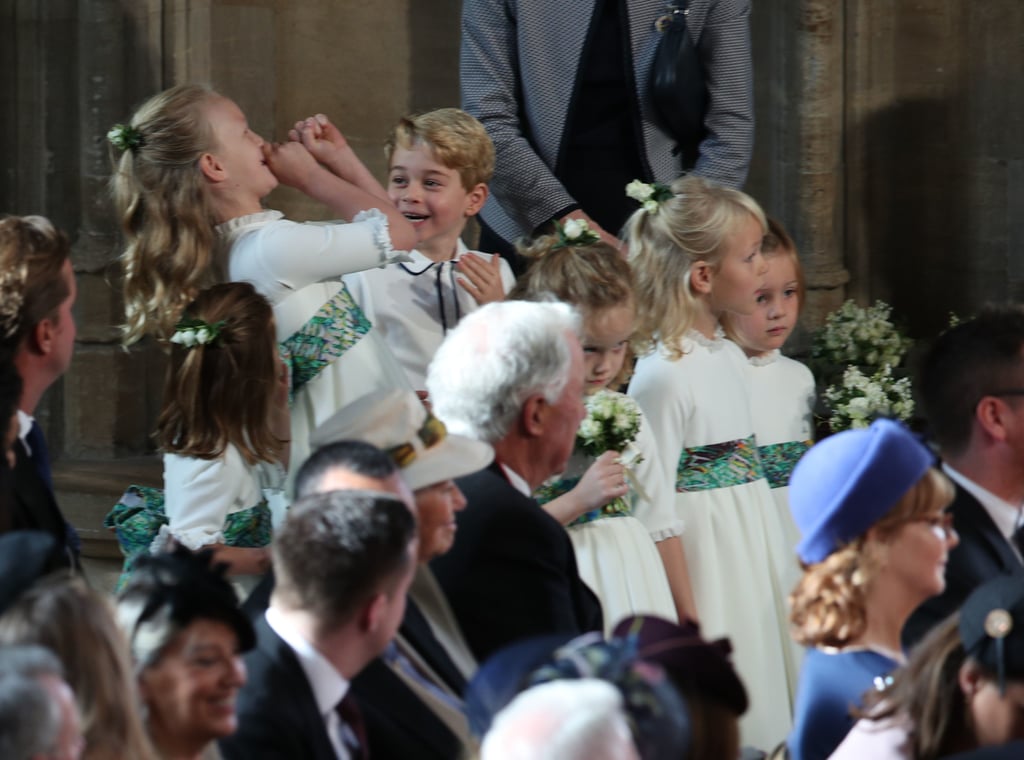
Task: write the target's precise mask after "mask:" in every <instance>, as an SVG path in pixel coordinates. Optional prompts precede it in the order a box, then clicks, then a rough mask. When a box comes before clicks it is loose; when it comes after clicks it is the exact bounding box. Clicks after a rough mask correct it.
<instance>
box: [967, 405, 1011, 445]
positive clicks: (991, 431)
mask: <svg viewBox="0 0 1024 760" xmlns="http://www.w3.org/2000/svg"><path fill="white" fill-rule="evenodd" d="M1009 411H1010V410H1009V408H1008V407H1007V405H1006V402H1005V401H1003V400H1002V399H1001V398H998V397H996V396H983V397H982V399H981V401H979V402H978V405H977V406H976V407H974V418H975V419H976V420H977V421H978V424H979V425H980V426H981V429H982V430H983V431H984V432H985V435H987V436H988V437H990V438H992V439H994V440H997V441H1005V440H1006V436H1007V430H1006V425H1007V423H1008V422H1010V420H1008V419H1007V415H1008V414H1009Z"/></svg>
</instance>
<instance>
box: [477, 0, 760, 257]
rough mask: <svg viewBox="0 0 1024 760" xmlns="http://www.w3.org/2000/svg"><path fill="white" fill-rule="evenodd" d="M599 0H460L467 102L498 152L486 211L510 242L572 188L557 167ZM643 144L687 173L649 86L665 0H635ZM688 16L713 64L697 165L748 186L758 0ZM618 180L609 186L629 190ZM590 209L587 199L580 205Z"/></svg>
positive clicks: (698, 5) (707, 6) (630, 0)
mask: <svg viewBox="0 0 1024 760" xmlns="http://www.w3.org/2000/svg"><path fill="white" fill-rule="evenodd" d="M594 2H595V0H464V1H463V4H462V51H461V82H462V107H463V108H464V109H465V110H466V111H468V112H469V113H471V114H473V115H474V116H476V117H477V118H478V119H480V121H481V122H483V124H484V126H485V127H486V128H487V132H488V134H490V136H491V139H492V140H494V145H495V149H496V152H497V163H496V167H495V174H494V181H493V182H492V184H491V191H492V195H491V197H490V199H489V200H488V201H487V205H486V206H485V207H484V211H483V218H484V221H485V222H487V224H488V225H489V226H490V227H491V229H493V230H494V231H495V232H497V233H498V234H499V235H501V236H502V237H503V238H505V239H506V240H509V241H514V240H516V239H517V238H519V237H520V236H523V235H528V234H531V233H532V232H533V231H534V230H535V229H536V228H537V227H538V226H540V225H541V224H543V223H544V222H546V221H548V220H550V219H552V218H553V217H554V216H555V214H557V213H558V212H559V211H561V210H563V209H565V208H567V207H569V206H571V205H573V203H574V200H573V198H572V197H571V196H570V195H569V194H568V193H567V192H566V190H565V188H564V187H563V186H562V183H561V182H559V180H558V179H557V178H556V177H555V176H554V174H553V168H554V167H555V164H556V162H557V159H558V153H559V149H560V147H561V141H562V135H563V132H564V130H565V125H566V121H567V119H566V116H567V113H568V109H569V106H570V103H571V101H572V97H573V92H574V90H575V85H576V79H577V70H578V66H579V63H580V58H581V56H582V53H583V46H584V43H585V42H586V37H587V32H588V27H589V25H590V19H591V17H592V16H593V9H594ZM627 5H628V10H629V31H630V43H631V46H632V51H633V69H634V73H635V77H634V79H635V86H636V91H637V93H638V94H642V95H641V97H639V98H638V100H639V102H640V103H641V108H642V114H641V124H642V129H643V146H642V151H643V153H642V154H643V155H645V156H646V158H647V161H648V163H649V165H650V167H651V169H652V171H653V172H654V176H655V179H657V180H658V181H659V182H671V181H672V180H674V179H675V178H676V177H678V176H679V174H680V173H681V165H680V162H679V159H678V157H676V156H673V155H672V147H673V141H672V139H671V138H670V137H669V136H668V135H667V134H665V133H664V132H662V131H661V130H660V129H658V127H657V126H656V125H655V124H654V122H653V120H652V114H651V107H650V103H649V102H648V99H647V97H646V93H647V90H648V82H649V79H650V69H651V62H652V61H653V60H654V53H655V50H656V49H657V44H658V39H659V37H658V33H657V31H656V30H655V28H654V23H655V21H656V20H657V18H658V17H659V16H661V15H662V14H663V13H664V10H665V2H664V0H627ZM689 10H690V12H689V15H688V17H687V24H688V28H689V31H690V34H691V35H692V36H693V38H694V40H695V41H696V43H697V45H698V47H699V49H700V52H701V56H702V58H703V60H704V64H705V68H706V70H707V84H708V88H709V94H710V105H709V110H708V114H707V117H706V118H705V126H706V128H707V133H708V136H707V138H706V139H705V140H704V142H703V143H702V144H701V147H700V156H699V158H698V160H697V164H696V166H695V167H694V173H696V174H699V175H701V176H704V177H707V178H709V179H713V180H716V181H718V182H721V183H723V184H725V185H728V186H731V187H740V186H742V185H743V183H744V181H745V180H746V176H747V168H748V165H749V163H750V155H751V151H752V149H753V140H754V102H753V85H752V69H751V61H750V26H749V16H750V0H690V3H689ZM621 191H622V189H621V188H615V189H612V190H611V192H621ZM584 210H586V209H584Z"/></svg>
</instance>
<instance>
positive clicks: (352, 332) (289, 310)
mask: <svg viewBox="0 0 1024 760" xmlns="http://www.w3.org/2000/svg"><path fill="white" fill-rule="evenodd" d="M290 137H291V138H292V139H291V141H289V142H286V143H284V144H280V145H278V144H269V143H265V142H264V141H263V140H262V138H260V136H259V135H257V134H255V133H254V132H253V131H252V130H251V129H249V126H248V123H247V122H246V119H245V115H244V114H243V113H242V111H241V110H240V109H239V107H238V106H237V105H236V104H235V103H233V102H232V101H231V100H229V99H228V98H225V97H223V96H222V95H219V94H217V93H215V92H213V91H211V90H208V89H206V88H204V87H200V86H197V85H181V86H178V87H173V88H171V89H170V90H167V91H165V92H162V93H160V94H159V95H156V96H154V97H153V98H151V99H150V100H149V101H148V102H146V103H145V104H143V105H142V106H141V107H140V108H139V110H138V111H136V113H135V114H134V116H133V117H132V119H131V122H130V123H129V124H127V125H117V126H116V127H115V128H114V129H112V130H111V131H110V133H109V135H108V138H109V139H110V141H111V143H112V144H113V145H114V146H115V148H116V149H118V150H120V151H121V156H120V158H119V159H118V162H117V165H116V170H115V173H114V177H113V179H112V187H113V192H114V198H115V203H116V206H117V208H118V212H119V214H120V216H121V220H122V226H123V228H124V233H125V238H126V242H127V247H126V249H125V251H124V254H123V255H122V261H123V263H124V293H125V312H126V322H127V325H126V329H125V338H126V342H128V343H131V342H133V341H135V340H138V339H139V338H141V337H142V336H143V335H145V334H153V335H155V336H157V337H158V338H163V339H166V338H168V337H169V335H170V333H171V328H172V326H173V325H174V324H175V323H176V321H177V319H178V315H179V314H180V313H181V310H182V308H183V307H184V305H185V304H187V303H188V302H189V301H191V300H192V299H193V298H194V297H195V295H196V293H197V292H198V291H199V289H200V288H202V287H205V286H208V285H210V284H212V283H214V282H218V281H224V280H241V281H247V282H251V283H252V284H253V285H255V287H256V289H257V291H259V292H260V293H261V294H263V295H264V296H266V298H267V299H268V300H269V301H270V303H271V305H272V306H273V307H274V315H275V318H276V324H277V338H278V342H279V343H280V344H281V345H282V350H283V353H284V354H285V358H286V360H287V361H288V363H289V368H290V371H291V382H292V392H293V396H294V401H293V404H294V408H293V411H292V461H293V462H294V463H295V465H296V466H298V465H300V464H301V463H302V461H303V460H304V459H305V456H306V453H307V452H308V439H309V433H310V432H311V431H312V430H313V429H314V428H315V427H316V426H317V425H318V424H319V423H320V422H322V421H323V420H324V419H326V418H327V417H328V416H330V415H331V414H333V413H334V412H335V411H337V410H338V409H339V408H340V407H342V406H344V405H345V404H346V403H347V402H348V401H351V400H354V399H356V398H358V397H360V396H362V395H364V394H365V393H367V392H369V391H370V390H375V389H377V388H380V387H400V388H406V387H408V383H407V381H406V380H405V375H404V374H403V372H402V370H401V368H400V367H399V366H398V364H397V362H395V360H394V358H393V357H392V356H391V354H390V352H389V351H388V349H387V346H386V345H385V344H384V343H383V341H382V340H381V339H380V337H379V336H378V335H376V333H375V332H374V330H373V329H372V328H373V326H372V325H371V324H370V322H369V320H367V319H366V317H365V316H364V315H363V313H362V312H361V311H360V310H359V307H358V306H357V305H356V304H355V302H354V301H353V300H352V298H351V297H350V296H349V294H348V291H347V290H346V289H345V287H344V285H343V284H342V282H341V279H340V278H341V275H343V274H347V273H349V272H355V271H359V270H362V269H367V268H370V267H374V266H379V265H381V264H385V263H389V262H392V261H397V260H402V259H403V258H404V255H403V254H401V253H399V252H396V251H395V250H394V249H396V248H397V249H401V250H408V249H410V248H412V247H413V245H414V242H415V233H414V231H413V229H412V225H411V224H410V223H409V221H408V220H407V219H405V217H404V216H402V215H401V214H400V213H398V211H397V209H395V207H394V206H393V205H392V204H391V202H390V201H389V200H388V198H387V194H386V193H385V192H384V189H383V188H382V187H381V186H380V184H379V183H378V182H377V181H376V180H375V179H374V178H373V176H372V175H371V174H370V172H369V171H368V170H367V169H366V167H365V166H363V164H362V163H361V162H360V161H359V159H358V158H357V157H356V155H355V153H354V152H353V151H352V149H351V148H350V147H349V145H348V144H347V142H346V141H345V138H344V137H343V136H342V135H341V134H340V133H339V132H338V130H337V129H336V128H335V127H334V126H333V125H332V124H330V122H329V121H328V120H327V119H326V117H323V116H322V115H318V116H316V117H313V118H310V119H306V120H305V121H303V122H299V123H297V124H296V125H295V129H293V130H292V131H291V133H290ZM278 182H280V183H282V184H285V185H289V186H291V187H294V188H296V189H298V190H300V191H302V192H304V193H306V194H307V195H309V196H311V197H312V198H313V199H314V200H316V201H319V202H321V203H324V204H326V205H327V206H328V207H330V208H331V209H332V210H333V211H334V212H336V213H339V214H340V215H341V216H342V217H344V218H346V219H352V218H355V220H356V221H355V223H353V224H323V225H319V224H296V223H293V222H290V221H287V220H285V219H283V218H282V214H280V213H279V212H276V211H265V210H264V209H263V207H262V205H261V199H262V198H264V197H265V196H266V195H267V194H268V193H269V192H270V191H271V190H273V189H274V188H275V187H276V186H277V184H278Z"/></svg>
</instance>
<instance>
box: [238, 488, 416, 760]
mask: <svg viewBox="0 0 1024 760" xmlns="http://www.w3.org/2000/svg"><path fill="white" fill-rule="evenodd" d="M415 553H416V536H415V522H414V519H413V516H412V514H411V513H410V512H409V509H408V507H407V506H406V505H405V504H403V503H402V502H401V501H398V500H397V499H393V498H390V497H387V496H384V495H381V494H379V493H370V492H361V491H334V492H331V493H325V494H314V495H311V496H307V497H305V498H303V499H300V500H299V501H297V502H295V504H293V505H292V507H291V510H290V511H289V514H288V517H287V519H286V520H285V522H284V524H283V525H282V526H281V528H280V530H279V531H278V532H277V534H276V535H275V537H274V546H273V565H274V574H275V578H276V584H275V587H274V591H273V594H272V596H271V600H270V607H269V608H268V609H267V612H266V615H265V617H264V618H263V619H262V620H260V621H258V623H257V626H256V630H257V644H256V648H255V649H254V650H252V651H251V652H249V653H248V654H247V655H246V657H245V661H246V666H247V668H248V675H249V680H248V682H247V683H246V685H245V686H244V687H243V688H242V690H241V692H240V693H239V698H238V730H237V731H236V732H235V734H233V735H232V736H230V737H228V738H226V739H225V740H223V741H222V742H221V750H222V752H223V754H224V756H225V758H227V760H243V759H246V760H247V759H248V758H265V759H266V760H273V759H274V758H279V759H280V760H286V759H287V760H291V759H292V758H300V757H301V758H312V760H334V758H352V759H353V760H356V759H358V758H362V757H365V752H366V734H365V722H364V717H363V716H362V714H361V711H360V710H359V708H358V706H357V705H355V704H354V702H355V700H353V699H352V697H351V695H350V694H349V691H350V684H351V682H352V679H353V678H355V677H356V675H357V674H358V673H359V672H360V671H361V670H362V669H363V668H364V667H366V666H367V664H368V663H370V662H371V661H372V660H373V659H374V658H375V657H377V655H378V654H380V652H381V651H383V649H384V648H385V647H386V646H387V645H388V643H389V642H390V641H391V639H392V637H393V636H394V633H395V631H396V629H397V628H398V624H399V622H400V621H401V619H402V614H403V612H404V609H405V595H406V591H407V589H408V586H409V583H410V582H411V580H412V573H413V569H414V567H415Z"/></svg>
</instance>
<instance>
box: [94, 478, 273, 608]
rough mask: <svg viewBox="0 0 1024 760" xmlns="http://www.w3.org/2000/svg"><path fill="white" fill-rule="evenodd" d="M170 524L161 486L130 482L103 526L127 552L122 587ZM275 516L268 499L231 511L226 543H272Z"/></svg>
mask: <svg viewBox="0 0 1024 760" xmlns="http://www.w3.org/2000/svg"><path fill="white" fill-rule="evenodd" d="M164 525H167V512H166V511H165V510H164V492H163V489H161V488H151V487H149V486H129V487H128V490H127V491H125V492H124V494H123V495H122V496H121V500H120V501H119V502H118V503H117V504H115V505H114V508H113V509H112V510H110V512H109V513H108V514H107V516H106V517H104V518H103V527H104V528H107V529H109V530H113V531H114V532H115V533H116V534H117V542H118V544H120V545H121V553H122V554H124V558H125V559H124V568H123V569H122V570H121V577H120V578H119V579H118V581H117V590H118V591H120V589H121V587H122V586H123V585H124V583H125V581H126V580H128V576H129V575H131V572H132V569H133V568H134V567H135V563H136V562H137V561H138V559H139V557H142V556H146V555H148V554H149V547H150V545H151V544H152V543H153V539H154V538H156V536H157V534H158V533H159V532H160V528H161V527H162V526H164ZM271 530H272V518H271V512H270V507H269V506H268V505H267V501H266V499H264V500H263V501H261V502H260V503H259V504H257V505H255V506H253V507H249V508H248V509H243V510H240V511H238V512H232V513H231V514H229V515H228V516H227V517H226V518H225V520H224V527H223V528H221V533H223V534H224V543H225V544H226V545H227V546H244V547H259V546H266V545H267V544H269V543H270V539H271Z"/></svg>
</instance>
